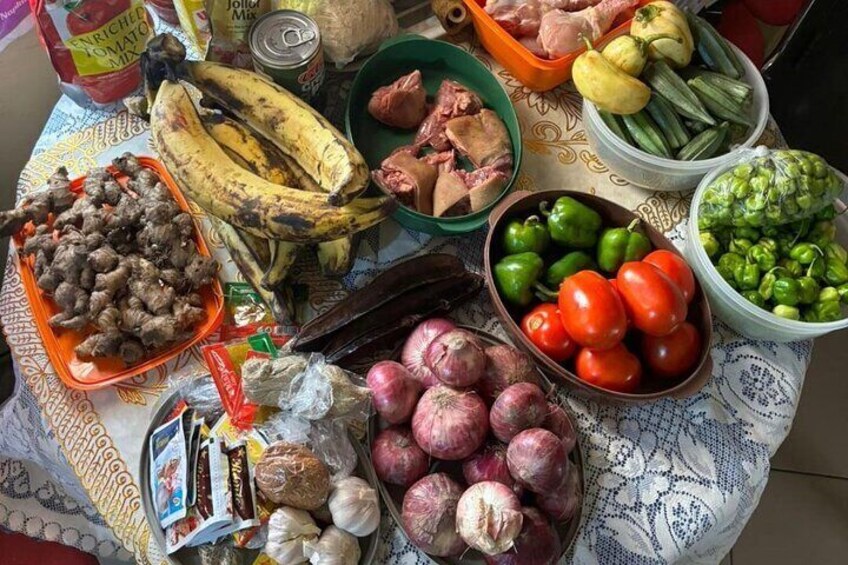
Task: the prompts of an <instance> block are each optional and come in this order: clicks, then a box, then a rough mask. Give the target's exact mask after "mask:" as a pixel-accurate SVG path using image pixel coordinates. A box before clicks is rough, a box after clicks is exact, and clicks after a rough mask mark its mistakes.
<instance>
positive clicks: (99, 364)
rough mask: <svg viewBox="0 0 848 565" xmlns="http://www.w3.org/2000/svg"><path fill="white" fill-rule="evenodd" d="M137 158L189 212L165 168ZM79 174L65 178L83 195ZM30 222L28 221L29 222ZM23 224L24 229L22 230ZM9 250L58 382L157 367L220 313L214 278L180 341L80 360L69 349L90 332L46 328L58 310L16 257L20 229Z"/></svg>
mask: <svg viewBox="0 0 848 565" xmlns="http://www.w3.org/2000/svg"><path fill="white" fill-rule="evenodd" d="M138 160H139V162H140V163H141V164H142V166H144V167H146V168H148V169H152V170H153V171H154V172H155V173H156V174H157V175H159V178H160V179H161V180H162V182H163V183H165V185H166V186H167V187H168V189H169V190H170V191H171V194H172V195H173V196H174V199H175V200H176V201H177V204H178V205H179V207H180V208H181V209H182V210H184V211H186V212H189V211H190V210H189V206H188V203H187V202H186V200H185V198H183V195H182V193H180V191H179V190H178V189H177V186H176V184H175V183H174V180H173V179H172V178H171V175H169V174H168V171H166V170H165V168H164V167H163V166H162V165H161V164H160V163H159V162H158V161H156V160H155V159H151V158H149V157H139V158H138ZM109 171H110V172H111V173H112V174H114V175H116V179H117V180H118V182H119V183H121V185H122V186H123V185H125V183H126V180H127V177H126V176H124V175H119V174H118V173H117V171H116V170H115V168H114V167H109ZM83 181H85V177H80V178H78V179H75V180H74V181H72V182H71V191H72V192H74V193H76V194H79V195H83V192H82V186H83ZM31 226H32V224H29V227H31ZM26 229H27V228H24V230H22V231H25V230H26ZM195 231H196V233H197V237H196V238H195V243H196V244H197V250H198V252H199V253H200V254H202V255H206V256H207V257H209V256H211V254H210V253H209V248H208V247H207V246H206V242H205V241H204V240H203V236H202V235H201V234H200V229H199V228H198V226H197V223H196V222H195ZM14 244H15V249H16V251H18V253H17V254H16V255H17V260H18V267H19V268H20V272H21V279H23V284H24V290H25V291H26V294H27V298H28V299H29V304H30V307H31V308H32V313H33V316H34V318H35V324H36V327H37V328H38V333H39V334H40V335H41V340H42V342H43V343H44V349H45V350H46V351H47V357H48V359H50V363H51V364H52V365H53V368H54V369H56V373H57V374H58V375H59V378H60V379H62V382H63V383H65V384H66V385H67V386H68V387H69V388H73V389H77V390H93V389H98V388H103V387H106V386H109V385H111V384H115V383H117V382H119V381H123V380H126V379H129V378H130V377H134V376H135V375H139V374H141V373H144V372H145V371H149V370H151V369H154V368H156V367H158V366H159V365H161V364H163V363H165V362H166V361H168V360H170V359H172V358H174V357H176V356H177V355H178V354H179V353H180V352H182V351H185V350H186V349H188V348H189V347H192V346H193V345H195V344H196V343H197V342H199V341H200V340H202V339H204V338H205V337H207V336H209V334H211V333H212V332H214V331H215V330H216V329H217V328H218V326H220V325H221V321H222V320H223V317H224V298H223V296H224V295H223V292H222V291H221V283H220V282H219V281H218V280H217V279H215V280H213V281H212V284H211V285H208V286H206V287H204V288H203V289H202V290H201V291H200V295H201V297H202V298H203V307H204V310H205V311H206V320H205V321H204V322H203V323H202V324H200V325H199V326H198V327H197V329H196V330H195V332H194V334H193V335H192V337H191V338H190V339H188V340H186V341H184V342H182V343H178V344H175V345H173V346H171V347H169V348H168V349H166V350H163V351H161V352H159V353H158V354H157V355H156V356H155V357H152V358H150V359H147V360H146V361H143V362H142V363H140V364H138V365H135V366H132V367H126V366H125V365H124V363H123V362H122V361H121V359H120V358H117V357H104V358H102V359H96V360H91V361H83V360H82V359H80V358H78V357H77V356H76V354H75V353H74V348H75V347H76V346H77V345H79V344H80V343H81V342H82V341H83V340H84V339H85V338H86V337H87V336H88V335H89V334H90V333H91V330H88V331H82V332H79V331H72V330H63V329H54V328H52V327H50V325H49V324H48V323H47V321H48V320H49V319H50V317H51V316H53V315H54V314H57V313H58V312H59V308H58V307H57V306H56V304H55V303H54V302H53V300H51V299H50V297H49V296H47V295H46V294H45V293H44V292H43V291H42V290H41V289H40V288H38V285H37V284H36V277H35V273H34V271H33V263H34V258H33V257H28V258H22V257H21V255H20V249H21V246H23V244H24V238H23V233H19V234H18V235H16V236H15V238H14Z"/></svg>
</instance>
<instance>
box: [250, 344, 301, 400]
mask: <svg viewBox="0 0 848 565" xmlns="http://www.w3.org/2000/svg"><path fill="white" fill-rule="evenodd" d="M307 360H308V358H307V357H306V356H305V355H298V354H288V355H282V356H280V357H278V358H276V359H270V360H269V359H259V358H256V359H248V360H247V361H246V362H245V363H244V365H243V366H242V372H241V380H242V388H243V390H244V395H245V397H247V399H248V400H249V401H251V402H254V403H256V404H261V405H264V406H278V405H280V402H281V397H284V399H285V398H288V394H289V389H290V388H291V384H292V381H294V380H295V378H297V377H298V376H299V375H300V374H301V373H302V372H303V371H305V370H306V367H307ZM284 401H285V402H287V400H284Z"/></svg>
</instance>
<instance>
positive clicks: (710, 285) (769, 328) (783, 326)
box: [684, 163, 848, 342]
mask: <svg viewBox="0 0 848 565" xmlns="http://www.w3.org/2000/svg"><path fill="white" fill-rule="evenodd" d="M734 166H735V163H734V164H731V165H728V166H725V167H722V168H719V169H716V170H715V171H712V172H711V173H710V174H708V175H707V176H705V177H704V179H703V180H702V181H701V184H700V185H698V190H696V191H695V195H694V196H693V197H692V207H691V208H690V210H689V231H688V233H687V234H686V248H685V250H684V254H685V255H686V258H687V260H688V261H689V265H690V266H691V267H692V270H693V271H694V272H695V276H697V277H698V281H699V282H700V283H701V287H702V288H703V289H704V292H706V293H707V296H708V297H709V300H710V306H711V307H712V310H713V313H714V314H715V315H716V316H718V317H719V318H721V319H722V320H723V321H724V322H725V323H727V325H729V326H730V327H731V328H733V329H734V330H736V331H737V332H739V333H740V334H742V335H744V336H746V337H749V338H751V339H761V340H767V341H778V342H789V341H796V340H799V339H813V338H816V337H819V336H822V335H824V334H827V333H830V332H833V331H836V330H841V329H844V328H848V318H843V319H842V320H837V321H835V322H824V323H811V322H802V321H796V320H787V319H786V318H781V317H780V316H775V315H774V314H772V313H771V312H769V311H768V310H764V309H763V308H760V307H759V306H757V305H755V304H752V303H751V302H749V301H748V300H746V299H745V298H744V297H743V296H742V295H741V294H739V292H737V291H736V290H734V289H733V288H731V286H730V285H729V284H727V281H725V280H724V279H723V278H722V277H721V275H719V274H718V271H716V269H715V267H714V266H713V264H712V262H711V261H710V258H709V257H707V253H706V251H704V248H703V246H702V245H701V240H700V237H699V230H698V210H699V208H700V204H701V199H702V198H703V196H704V192H705V191H706V189H707V187H708V186H709V185H710V183H712V181H713V180H714V179H715V178H716V177H717V176H719V175H720V174H722V173H723V172H725V171H726V170H728V169H730V168H732V167H734ZM837 174H838V175H839V176H840V178H842V182H843V192H842V196H841V201H842V202H845V201H846V200H848V183H846V181H848V178H846V177H845V176H844V175H842V174H841V173H839V172H838V171H837ZM842 206H844V205H842ZM834 222H835V223H836V234H837V235H836V239H837V241H839V243H841V244H842V245H848V214H841V215H839V216H837V217H836V219H835V220H834Z"/></svg>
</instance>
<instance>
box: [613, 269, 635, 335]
mask: <svg viewBox="0 0 848 565" xmlns="http://www.w3.org/2000/svg"><path fill="white" fill-rule="evenodd" d="M607 281H609V283H610V284H611V285H612V287H613V288H614V289H615V293H616V294H618V282H617V281H616V280H615V279H607ZM618 297H619V298H621V294H618ZM621 304H622V306H624V315H625V316H626V317H627V330H628V331H630V328H632V327H633V322H632V321H631V319H630V312H629V311H628V310H627V302H625V301H624V299H623V298H621Z"/></svg>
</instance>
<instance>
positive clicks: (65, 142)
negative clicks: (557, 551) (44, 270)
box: [0, 44, 811, 565]
mask: <svg viewBox="0 0 848 565" xmlns="http://www.w3.org/2000/svg"><path fill="white" fill-rule="evenodd" d="M465 47H466V48H467V49H469V50H470V51H471V52H473V53H474V54H475V55H476V56H478V57H479V58H480V60H481V61H483V62H484V63H485V64H486V65H487V66H488V67H489V68H490V69H491V70H492V72H493V73H494V74H495V75H496V76H497V77H498V78H499V80H501V81H502V83H503V84H504V87H505V88H506V90H507V92H508V93H509V96H510V98H511V99H512V101H513V103H514V104H515V107H516V109H517V111H518V115H519V118H520V121H521V126H522V137H523V139H524V147H525V155H524V165H523V167H522V171H521V174H520V176H519V179H518V183H517V186H516V188H517V189H523V190H544V189H551V188H570V189H576V190H582V191H586V192H590V193H593V194H598V195H601V196H604V197H606V198H609V199H611V200H614V201H616V202H619V203H621V204H623V205H624V206H626V207H628V208H630V209H633V210H635V211H636V212H637V213H638V214H639V215H640V216H641V217H642V218H644V219H645V220H646V221H649V222H651V223H652V224H653V225H654V226H656V227H657V228H660V229H661V230H663V231H666V232H671V233H672V235H673V236H674V237H675V239H676V240H677V241H678V242H679V241H681V240H682V236H683V234H684V233H685V231H684V229H683V227H685V222H686V216H687V211H688V205H689V197H688V196H687V195H682V194H672V193H654V192H650V191H647V190H642V189H638V188H635V187H633V186H631V185H629V184H628V183H627V182H626V181H624V180H623V179H621V178H620V177H618V176H616V175H615V174H613V173H611V172H610V171H609V169H607V167H606V166H604V164H603V163H602V162H600V161H599V159H598V158H597V156H596V155H594V154H593V153H592V151H591V149H590V147H589V145H588V142H587V140H586V135H585V132H584V130H583V125H582V123H581V99H580V96H579V95H578V94H577V93H576V92H575V91H574V90H573V89H572V88H571V87H570V86H566V87H562V88H559V89H556V90H554V91H552V92H549V93H547V94H536V93H533V92H530V91H529V90H527V89H526V88H524V87H522V85H521V84H519V83H518V82H517V81H516V80H515V79H513V78H512V77H511V76H510V75H509V74H508V73H506V72H505V71H503V70H502V69H501V68H500V67H499V66H498V65H497V64H496V63H493V62H492V60H491V59H490V58H489V57H488V56H487V55H486V54H485V53H484V52H482V50H481V49H480V48H479V46H477V45H474V44H472V45H466V46H465ZM349 83H350V77H349V76H348V77H336V78H335V79H334V80H333V81H332V84H331V88H332V89H334V95H333V96H330V97H329V99H330V100H336V101H339V100H343V99H344V94H345V92H346V90H345V89H346V88H347V87H348V86H349ZM335 94H337V95H335ZM340 110H341V107H340V106H338V105H336V106H331V107H330V108H329V109H328V112H329V114H331V115H332V116H335V117H338V116H339V113H340ZM764 141H765V142H766V143H771V144H774V143H779V142H780V141H781V140H780V135H779V133H778V132H777V130H776V128H775V127H774V126H773V125H772V126H771V127H770V128H769V129H768V131H767V133H766V139H765V140H764ZM124 150H132V151H135V152H139V153H142V154H152V153H153V151H152V149H151V148H150V147H149V136H148V133H147V127H146V124H144V123H142V122H141V121H139V120H137V119H134V118H132V117H130V116H128V115H127V114H126V113H125V112H120V113H118V112H114V111H102V110H95V109H83V108H80V107H77V106H75V105H74V104H73V103H72V102H70V101H69V100H68V99H67V98H63V99H62V100H60V102H59V103H58V105H57V106H56V108H55V110H54V111H53V114H52V115H51V117H50V120H49V121H48V123H47V126H46V127H45V130H44V132H43V134H42V136H41V138H40V139H39V141H38V143H37V145H36V147H35V151H34V152H33V158H32V160H31V161H30V163H29V164H28V165H27V167H26V169H25V170H24V172H23V174H22V176H21V180H20V184H19V186H18V197H19V198H20V196H21V195H22V194H24V193H26V192H27V191H29V190H31V189H33V188H35V187H38V186H40V185H42V184H43V183H44V182H45V180H46V178H47V177H48V175H49V174H50V173H51V172H52V171H53V170H54V169H55V168H56V167H57V166H59V165H67V166H68V167H69V169H70V170H71V173H72V174H74V175H77V174H82V173H84V172H85V171H86V170H87V169H88V168H89V167H91V166H93V165H95V164H102V163H105V162H107V161H108V160H109V159H111V158H112V157H113V156H115V155H117V154H119V153H120V152H121V151H124ZM198 215H199V216H200V214H199V213H198ZM204 233H205V235H206V237H207V241H209V242H210V246H212V247H214V248H216V252H217V253H218V254H219V258H221V259H223V260H224V261H226V262H227V265H226V269H225V275H224V276H225V277H235V276H236V275H235V271H234V270H233V267H232V264H231V263H230V262H229V261H228V259H227V258H226V256H225V254H224V252H223V251H222V250H221V245H220V242H219V241H218V240H217V238H216V237H215V236H214V234H210V233H209V230H208V226H207V227H206V229H204ZM483 240H484V233H483V232H482V231H481V232H478V233H475V234H471V235H469V236H466V237H454V238H434V237H429V236H426V235H423V234H420V233H414V232H410V231H407V230H405V229H403V228H402V227H400V226H399V225H398V224H397V223H395V222H394V221H387V222H385V223H383V224H381V225H380V226H379V227H378V228H376V229H373V230H371V231H370V232H369V233H368V234H367V237H365V238H364V239H363V241H362V244H361V246H360V249H359V256H358V259H357V261H356V264H355V266H354V268H353V272H352V273H351V274H350V275H349V276H347V277H346V278H345V279H344V280H343V281H332V280H321V279H320V278H319V277H318V276H317V269H316V266H315V265H314V264H312V263H309V262H301V263H299V264H298V265H297V267H296V273H295V277H296V278H297V279H298V280H300V281H303V282H305V283H307V284H308V286H309V298H308V300H309V304H310V306H311V307H312V308H314V309H316V310H321V309H324V308H326V307H328V306H329V305H330V304H332V303H333V302H335V301H337V300H339V299H340V298H342V297H343V296H344V295H345V293H346V292H347V289H350V288H356V287H359V286H361V285H363V284H364V283H365V282H367V281H368V280H370V279H371V278H373V277H374V276H375V274H377V273H378V272H379V271H380V270H382V269H385V268H386V267H387V266H389V265H390V264H392V263H394V262H396V261H398V260H400V259H402V258H405V257H409V256H412V255H416V254H421V253H428V252H434V251H447V252H450V253H455V254H457V255H459V256H460V257H461V258H462V259H463V260H464V261H465V263H466V264H467V265H468V266H469V268H471V269H474V270H477V271H479V270H480V269H481V266H482V258H481V253H482V248H483ZM0 315H2V322H3V326H4V331H5V333H6V338H7V341H8V343H9V346H10V348H11V350H12V354H13V357H14V361H15V367H16V371H17V375H18V377H19V387H18V389H17V390H16V393H15V395H14V396H13V397H12V399H11V400H10V401H9V402H8V403H7V404H6V405H5V406H4V407H2V408H0V429H2V430H3V431H2V434H0V453H2V454H3V455H4V457H5V458H0V526H2V527H5V528H8V529H11V530H15V531H21V532H24V533H26V534H28V535H31V536H33V537H38V538H43V539H48V540H54V541H60V542H62V543H66V544H68V545H73V546H75V547H79V548H82V549H84V550H86V551H92V552H95V553H98V554H100V555H103V556H117V557H119V558H122V559H127V560H129V559H130V557H133V558H135V560H137V561H138V562H140V563H153V564H157V565H158V564H159V563H161V562H163V560H164V557H163V554H162V551H161V550H160V549H159V548H158V547H157V546H156V543H155V541H154V540H153V538H152V536H151V531H150V529H149V527H148V525H147V524H146V522H145V519H144V516H143V513H142V510H141V493H140V485H139V477H138V476H137V468H138V460H139V456H140V452H141V447H142V437H143V433H144V431H145V429H146V428H147V426H148V423H149V420H150V417H151V414H152V412H153V409H154V406H155V404H156V402H157V399H158V398H159V397H160V396H161V395H162V393H163V392H164V391H165V390H166V389H167V386H168V377H169V375H171V374H174V373H178V374H183V375H191V374H195V373H197V374H200V373H201V372H203V366H202V365H201V362H200V356H199V354H198V352H197V350H196V349H193V350H190V351H186V352H185V353H183V354H181V355H180V356H179V357H178V358H176V359H175V360H174V361H172V362H171V363H168V365H167V366H166V367H161V368H160V369H158V370H155V371H151V372H149V373H147V374H145V375H142V376H139V377H136V378H134V379H131V380H130V381H127V382H124V383H121V384H119V385H116V386H112V387H110V388H107V389H105V390H101V391H97V392H77V391H73V390H70V389H68V388H66V387H65V386H63V385H62V383H61V382H60V381H59V378H58V377H57V375H56V373H55V371H54V370H53V368H52V367H51V366H50V363H49V362H48V360H47V356H46V353H45V350H44V346H43V344H42V343H41V340H40V339H39V336H38V334H37V332H36V329H35V326H34V324H33V321H32V315H31V312H30V309H29V306H28V304H27V300H26V297H25V295H24V290H23V287H22V285H21V278H20V274H19V272H18V270H17V267H16V261H15V260H14V257H10V260H9V262H8V266H7V269H6V273H5V278H4V281H3V287H2V294H1V295H0ZM457 317H458V318H459V319H460V320H461V321H462V322H464V323H468V324H472V325H475V326H478V327H481V328H483V329H485V330H486V331H489V332H492V333H495V334H499V335H501V336H504V332H503V329H502V328H501V327H500V325H499V323H498V322H497V321H496V319H495V315H494V312H493V310H492V308H491V306H490V305H489V303H488V300H487V298H485V293H483V294H481V297H480V298H479V299H477V300H476V301H475V302H473V303H472V304H469V305H466V306H465V307H463V308H462V309H461V310H460V311H459V312H457ZM810 354H811V344H810V343H809V342H799V343H794V344H789V345H780V344H775V343H765V342H757V343H755V342H751V341H749V340H746V339H744V338H741V337H740V336H738V335H736V334H735V333H734V332H732V331H731V330H729V329H728V328H727V327H726V326H724V325H723V324H722V323H721V322H718V321H716V323H715V341H714V343H713V349H712V356H713V361H714V370H713V375H712V379H711V380H710V381H709V383H708V384H707V385H706V387H705V388H704V389H703V390H702V391H701V392H700V393H699V394H697V395H695V396H693V397H691V398H688V399H686V400H665V401H660V402H655V403H652V404H648V405H644V406H632V407H616V406H605V405H602V404H597V403H594V402H587V401H585V400H582V399H580V398H578V397H575V396H573V395H572V394H570V392H569V391H568V390H563V391H561V394H562V397H563V398H564V399H565V400H566V402H567V403H568V405H569V406H570V408H571V410H572V412H573V413H574V414H575V416H576V420H577V425H578V428H579V433H580V444H581V448H582V449H583V455H584V461H586V468H585V478H586V497H585V509H584V520H583V524H582V528H581V530H580V533H579V535H578V538H577V540H576V543H575V545H574V546H573V549H572V551H571V552H570V553H569V555H568V556H567V559H568V562H573V563H580V564H587V565H588V564H593V563H604V564H612V563H629V564H633V563H645V564H648V563H717V562H718V561H719V560H720V559H721V558H722V557H723V556H724V555H725V554H726V553H727V552H728V551H729V550H730V548H731V547H732V546H733V544H734V542H735V540H736V538H737V537H738V535H739V533H740V532H741V531H742V528H743V527H744V525H745V523H746V522H747V520H748V518H749V517H750V516H751V513H752V512H753V511H754V508H755V507H756V506H757V502H758V501H759V498H760V495H761V494H762V492H763V489H764V488H765V484H766V480H767V478H768V472H769V457H770V456H771V455H772V454H773V453H774V452H775V451H776V450H777V448H778V446H779V445H780V443H781V442H782V441H783V439H784V438H785V437H786V434H787V433H788V431H789V428H790V426H791V423H792V419H793V416H794V414H795V409H796V407H797V404H798V400H799V395H800V391H801V386H802V384H803V380H804V373H805V371H806V367H807V363H808V361H809V358H810ZM383 532H384V534H383V536H382V543H381V547H380V551H379V553H378V562H379V563H422V564H423V563H426V562H427V561H428V560H427V558H426V556H424V555H423V554H421V553H419V552H417V551H416V550H415V548H413V547H412V546H411V545H410V544H408V543H407V542H406V540H405V538H404V536H403V534H402V533H401V532H400V531H399V530H398V529H397V528H396V527H395V526H394V525H393V524H392V523H391V521H390V519H389V518H388V517H386V518H385V520H384V523H383Z"/></svg>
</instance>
